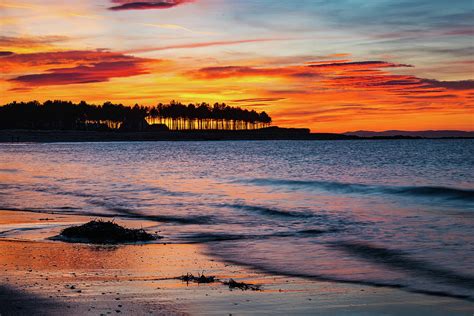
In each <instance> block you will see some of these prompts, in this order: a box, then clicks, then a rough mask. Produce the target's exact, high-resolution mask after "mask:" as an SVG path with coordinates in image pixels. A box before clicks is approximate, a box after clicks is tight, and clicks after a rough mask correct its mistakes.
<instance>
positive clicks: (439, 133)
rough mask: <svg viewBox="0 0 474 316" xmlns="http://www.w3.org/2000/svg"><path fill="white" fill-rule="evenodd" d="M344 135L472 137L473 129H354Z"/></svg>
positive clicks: (370, 136) (367, 136)
mask: <svg viewBox="0 0 474 316" xmlns="http://www.w3.org/2000/svg"><path fill="white" fill-rule="evenodd" d="M344 135H350V136H358V137H364V138H373V137H412V138H474V131H473V132H468V131H456V130H439V131H435V130H428V131H399V130H389V131H384V132H372V131H355V132H346V133H344Z"/></svg>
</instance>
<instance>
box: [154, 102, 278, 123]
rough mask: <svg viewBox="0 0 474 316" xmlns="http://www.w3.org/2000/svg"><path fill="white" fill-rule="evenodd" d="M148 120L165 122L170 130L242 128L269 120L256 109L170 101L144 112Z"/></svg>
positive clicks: (269, 121)
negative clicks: (146, 112)
mask: <svg viewBox="0 0 474 316" xmlns="http://www.w3.org/2000/svg"><path fill="white" fill-rule="evenodd" d="M148 121H150V122H152V123H155V124H156V123H159V124H165V125H167V126H168V127H169V128H170V129H173V130H184V129H191V130H193V129H198V130H203V129H205V130H208V129H218V130H246V129H257V128H263V127H268V126H269V125H270V123H271V122H272V119H271V118H270V116H268V114H267V113H265V112H260V113H257V112H256V111H255V110H251V111H249V110H247V109H242V108H239V107H232V106H228V105H226V104H225V103H215V104H214V105H213V106H211V105H209V104H208V103H204V102H203V103H200V104H188V105H184V104H182V103H180V102H176V101H171V102H170V104H162V103H160V104H158V105H157V106H156V107H154V108H151V109H150V112H149V113H148Z"/></svg>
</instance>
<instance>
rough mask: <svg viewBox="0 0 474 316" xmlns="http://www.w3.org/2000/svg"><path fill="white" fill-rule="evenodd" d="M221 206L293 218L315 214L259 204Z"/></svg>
mask: <svg viewBox="0 0 474 316" xmlns="http://www.w3.org/2000/svg"><path fill="white" fill-rule="evenodd" d="M220 206H224V207H230V208H234V209H239V210H244V211H249V212H257V213H259V214H262V215H268V216H276V217H291V218H308V217H313V216H314V214H309V213H304V212H295V211H285V210H281V209H277V208H272V207H266V206H259V205H248V204H222V205H220Z"/></svg>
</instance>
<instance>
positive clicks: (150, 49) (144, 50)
mask: <svg viewBox="0 0 474 316" xmlns="http://www.w3.org/2000/svg"><path fill="white" fill-rule="evenodd" d="M284 40H289V39H288V38H254V39H243V40H235V41H214V42H199V43H186V44H176V45H168V46H159V47H148V48H137V49H131V50H127V51H125V52H124V53H148V52H154V51H162V50H169V49H186V48H200V47H210V46H225V45H237V44H245V43H261V42H273V41H284Z"/></svg>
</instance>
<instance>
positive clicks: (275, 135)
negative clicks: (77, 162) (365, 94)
mask: <svg viewBox="0 0 474 316" xmlns="http://www.w3.org/2000/svg"><path fill="white" fill-rule="evenodd" d="M349 139H360V138H359V137H356V136H348V135H342V134H330V133H310V131H309V129H304V128H302V129H296V128H279V127H268V128H262V129H256V130H238V131H229V130H182V131H144V132H128V131H74V130H8V129H6V130H0V142H4V143H6V142H41V143H51V142H117V141H206V140H209V141H218V140H349Z"/></svg>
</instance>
